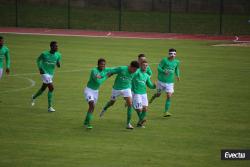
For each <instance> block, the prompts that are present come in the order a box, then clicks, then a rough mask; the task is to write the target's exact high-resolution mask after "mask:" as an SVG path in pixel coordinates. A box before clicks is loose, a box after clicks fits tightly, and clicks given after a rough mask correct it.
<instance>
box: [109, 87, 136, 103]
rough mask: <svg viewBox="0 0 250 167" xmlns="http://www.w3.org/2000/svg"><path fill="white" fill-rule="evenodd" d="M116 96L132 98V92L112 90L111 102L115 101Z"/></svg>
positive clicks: (128, 90) (129, 90)
mask: <svg viewBox="0 0 250 167" xmlns="http://www.w3.org/2000/svg"><path fill="white" fill-rule="evenodd" d="M118 96H122V97H131V98H132V92H131V89H130V88H128V89H122V90H116V89H112V95H111V98H110V99H111V100H116V99H117V97H118Z"/></svg>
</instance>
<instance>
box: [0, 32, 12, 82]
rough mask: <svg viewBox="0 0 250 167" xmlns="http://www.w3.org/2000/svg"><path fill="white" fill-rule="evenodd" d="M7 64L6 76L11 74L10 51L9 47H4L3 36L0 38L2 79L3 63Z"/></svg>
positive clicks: (0, 76) (0, 72) (0, 74)
mask: <svg viewBox="0 0 250 167" xmlns="http://www.w3.org/2000/svg"><path fill="white" fill-rule="evenodd" d="M4 58H5V62H6V70H5V72H6V74H9V73H10V55H9V49H8V48H7V46H5V45H4V39H3V37H2V36H0V79H1V78H2V75H3V62H4Z"/></svg>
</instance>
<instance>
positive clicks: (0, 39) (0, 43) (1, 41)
mask: <svg viewBox="0 0 250 167" xmlns="http://www.w3.org/2000/svg"><path fill="white" fill-rule="evenodd" d="M3 44H4V40H3V37H2V36H0V46H3Z"/></svg>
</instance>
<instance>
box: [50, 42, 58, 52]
mask: <svg viewBox="0 0 250 167" xmlns="http://www.w3.org/2000/svg"><path fill="white" fill-rule="evenodd" d="M50 50H51V51H52V52H56V51H57V50H58V45H57V42H56V41H51V42H50Z"/></svg>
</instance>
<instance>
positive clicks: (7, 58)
mask: <svg viewBox="0 0 250 167" xmlns="http://www.w3.org/2000/svg"><path fill="white" fill-rule="evenodd" d="M5 61H6V67H7V68H10V54H9V49H7V50H6V53H5Z"/></svg>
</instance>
